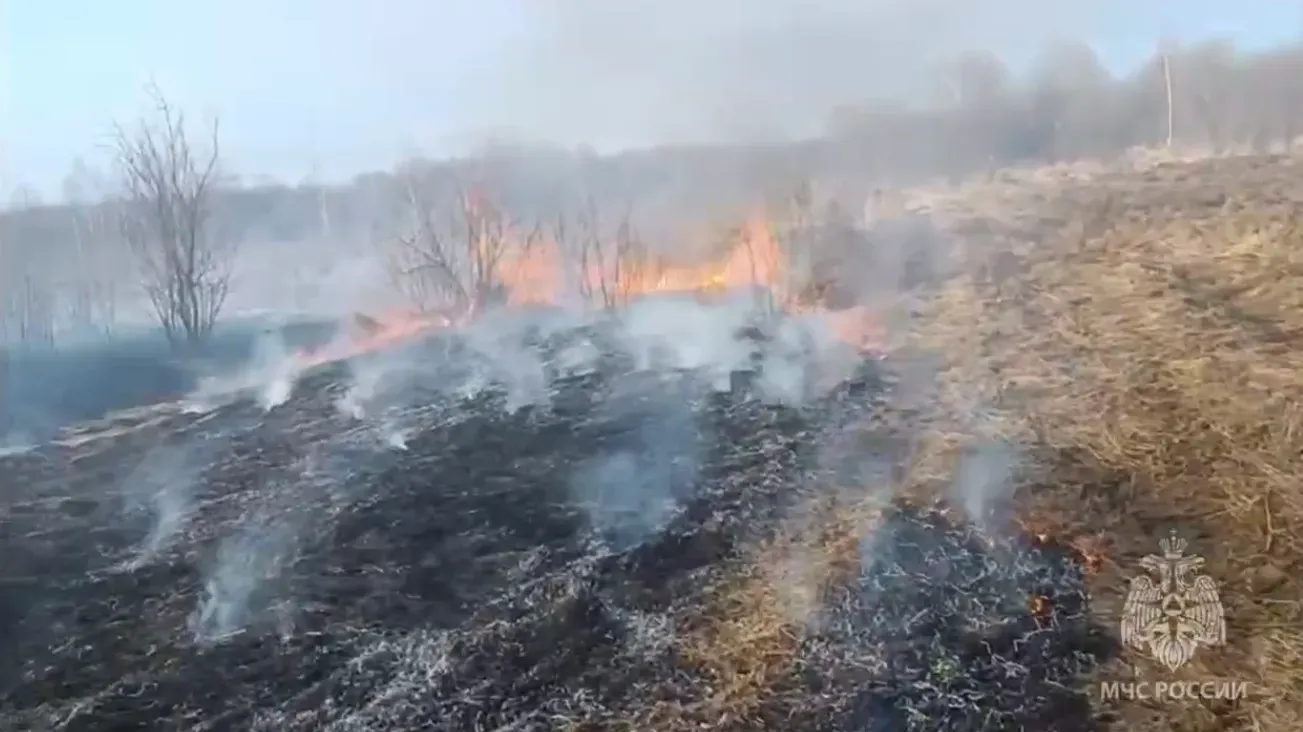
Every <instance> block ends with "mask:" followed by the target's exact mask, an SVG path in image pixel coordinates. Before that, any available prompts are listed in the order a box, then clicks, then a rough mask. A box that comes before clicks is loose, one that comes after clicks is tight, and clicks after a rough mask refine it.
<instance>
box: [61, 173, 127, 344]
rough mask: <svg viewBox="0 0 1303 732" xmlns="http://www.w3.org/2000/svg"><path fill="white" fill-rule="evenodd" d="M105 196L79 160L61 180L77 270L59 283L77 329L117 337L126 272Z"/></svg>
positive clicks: (64, 307)
mask: <svg viewBox="0 0 1303 732" xmlns="http://www.w3.org/2000/svg"><path fill="white" fill-rule="evenodd" d="M106 192H107V191H106V186H105V182H104V181H102V180H101V179H100V177H99V176H98V175H97V174H96V173H95V172H94V171H92V170H91V168H90V167H89V166H87V165H86V163H85V162H84V161H82V160H80V159H78V160H77V161H75V162H74V163H73V168H72V170H71V171H70V172H69V173H68V175H67V176H65V177H64V180H63V196H64V199H65V200H66V201H67V203H68V204H69V206H70V208H71V211H72V224H71V227H72V248H73V251H72V253H71V256H72V257H73V258H74V259H75V262H76V267H75V268H73V269H72V270H71V271H70V272H69V277H68V279H67V280H66V281H64V282H62V283H60V289H61V291H62V292H63V293H64V297H63V298H62V300H64V302H62V303H61V304H62V310H63V311H64V315H65V316H66V317H67V318H68V320H69V321H70V324H71V325H72V326H73V327H74V328H75V329H79V330H81V331H83V332H95V333H99V334H101V335H111V334H112V333H113V329H114V327H115V325H116V321H117V307H118V296H119V285H120V284H122V281H123V280H124V279H125V275H127V274H128V272H127V271H126V267H124V266H123V265H124V260H125V259H126V258H124V257H123V256H122V255H123V254H124V253H125V252H123V247H122V246H121V245H122V241H121V237H120V236H119V235H118V234H119V232H118V228H117V225H116V221H115V210H114V207H112V206H111V205H109V204H106V203H104V202H103V199H104V197H105V194H106Z"/></svg>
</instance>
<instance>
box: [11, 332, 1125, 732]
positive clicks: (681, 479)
mask: <svg viewBox="0 0 1303 732" xmlns="http://www.w3.org/2000/svg"><path fill="white" fill-rule="evenodd" d="M635 330H636V329H635ZM689 335H690V334H689ZM501 337H505V336H498V335H495V336H493V338H498V339H500V338H501ZM510 337H511V338H513V339H516V340H517V341H519V342H518V344H517V345H516V346H515V347H514V350H512V351H511V354H512V355H511V356H510V358H508V357H507V356H506V355H504V354H505V352H504V351H502V350H501V349H499V350H493V349H490V348H486V347H484V343H483V339H482V338H481V340H480V341H479V342H478V345H477V342H476V340H475V339H474V338H471V339H469V340H462V339H455V338H451V337H445V338H441V339H437V340H435V341H431V342H428V343H422V344H417V345H413V346H410V347H408V348H407V349H406V351H405V352H404V353H403V354H402V355H393V354H379V355H376V354H372V355H370V356H368V357H363V358H359V359H357V360H355V361H353V362H351V363H338V364H331V365H327V366H323V367H319V368H316V369H313V370H312V371H310V372H308V373H304V374H293V375H292V377H293V378H291V375H290V374H279V375H276V376H275V378H273V379H272V380H271V381H269V382H268V383H265V384H261V385H258V386H257V387H256V388H251V389H246V390H244V391H239V392H236V393H229V394H227V393H223V394H220V395H214V394H211V393H210V394H207V395H204V397H203V398H202V399H200V400H192V401H191V402H189V403H179V404H171V405H163V406H158V407H153V408H150V409H146V410H139V411H137V412H127V413H122V414H118V415H116V416H114V417H112V418H110V419H106V420H103V421H100V422H97V423H93V424H87V425H83V426H81V427H80V428H78V429H76V430H72V431H68V432H65V433H64V434H63V435H62V436H61V438H60V439H59V440H58V441H56V442H53V443H50V444H47V445H44V446H42V447H40V448H38V449H35V450H33V451H30V452H27V453H23V454H13V455H8V456H5V457H3V458H0V542H3V544H2V545H0V557H3V561H2V562H0V720H2V721H0V727H3V728H4V729H14V730H69V731H71V730H114V729H159V730H224V729H233V730H234V729H239V730H245V729H248V730H267V731H269V732H270V731H272V730H277V731H280V730H336V731H339V732H344V731H349V730H376V731H379V730H386V731H387V730H399V731H403V732H406V731H409V730H417V729H432V730H522V731H523V730H552V729H607V728H609V729H651V727H647V726H645V724H644V725H643V726H640V723H639V722H638V721H637V720H647V719H654V718H663V717H661V716H658V715H655V714H649V713H648V710H651V709H662V710H664V709H676V710H680V711H682V712H683V713H682V714H680V715H679V717H678V718H682V719H689V718H693V715H694V714H695V715H697V717H698V718H700V719H709V720H710V721H709V722H701V723H699V724H704V725H706V726H705V727H704V728H713V729H738V730H753V729H783V730H792V731H800V730H830V731H831V730H883V731H884V732H885V731H886V730H1037V731H1042V732H1043V731H1047V730H1058V731H1062V732H1067V731H1075V730H1083V731H1084V730H1091V729H1098V728H1099V726H1098V722H1097V721H1096V720H1094V719H1093V717H1092V715H1091V712H1090V707H1089V703H1088V699H1087V691H1086V689H1085V687H1084V685H1083V684H1084V682H1083V681H1081V675H1082V674H1084V673H1087V672H1089V671H1090V669H1091V668H1092V667H1093V666H1094V665H1095V664H1096V663H1097V662H1098V661H1099V660H1100V659H1101V657H1102V656H1103V655H1104V654H1106V653H1107V652H1108V647H1109V643H1108V641H1107V639H1106V638H1105V634H1104V633H1102V632H1101V631H1100V630H1099V629H1097V628H1095V627H1094V626H1093V625H1092V623H1091V621H1090V619H1089V613H1088V609H1089V608H1088V600H1087V596H1086V594H1085V591H1084V589H1083V586H1082V576H1081V568H1079V567H1078V566H1077V565H1076V564H1075V562H1074V557H1073V555H1072V554H1071V553H1070V552H1067V551H1064V550H1061V549H1058V548H1055V547H1052V546H1034V545H1031V544H1028V543H1026V542H1025V541H1024V540H1023V539H1021V538H1018V537H1017V536H1015V535H1014V534H1012V533H1007V532H993V531H991V530H989V529H981V528H978V527H975V526H969V525H957V524H956V523H954V522H953V521H952V520H950V519H945V518H942V515H941V514H940V513H933V512H930V511H924V510H919V509H909V508H904V507H896V508H892V509H890V510H889V511H888V512H887V513H886V514H885V515H884V517H883V519H882V520H881V522H880V523H879V524H878V525H877V526H876V527H875V528H874V529H873V530H872V531H869V530H868V529H867V528H866V532H865V537H864V539H863V542H862V549H861V552H860V557H859V561H858V562H857V564H856V566H855V567H854V568H853V571H851V572H850V573H849V574H846V575H845V576H844V577H841V578H840V579H839V580H837V581H836V582H833V583H832V584H831V585H830V586H829V587H828V588H827V589H826V592H824V593H823V597H822V603H821V605H820V607H819V609H818V610H817V612H815V613H813V615H812V616H811V617H808V618H805V619H804V620H803V621H802V625H801V627H802V628H803V630H802V632H801V637H800V638H799V642H798V645H797V650H796V655H795V657H794V659H793V662H792V663H791V664H790V673H788V674H786V675H785V676H784V677H783V678H781V679H779V680H778V681H776V682H775V684H776V687H775V690H774V693H773V694H772V695H768V694H764V695H761V697H760V698H759V700H758V706H757V708H756V710H755V712H754V713H753V714H751V715H748V716H747V717H745V718H733V719H728V718H713V719H712V718H710V717H709V709H710V707H711V700H712V698H715V697H716V696H717V692H718V689H717V688H716V686H717V685H718V683H719V679H718V678H715V677H714V676H713V675H712V674H711V672H710V671H709V669H706V668H703V667H701V665H700V664H699V663H697V662H695V661H693V660H692V657H691V654H687V653H685V652H684V647H683V645H684V642H685V641H684V640H683V639H684V636H685V635H686V634H688V633H691V632H692V629H693V628H699V627H700V626H702V624H703V623H705V624H708V623H709V622H710V621H711V618H710V617H709V614H710V613H711V612H712V610H711V609H710V607H711V603H710V598H709V597H708V596H707V594H708V593H707V588H710V587H716V586H719V585H720V584H721V583H727V582H728V581H729V579H730V577H732V576H733V575H734V574H735V573H736V572H737V571H739V569H740V568H741V567H743V566H744V565H745V564H746V562H748V561H749V557H750V556H751V554H750V549H751V548H752V547H754V546H757V545H759V544H761V543H763V542H765V541H766V540H768V539H770V538H772V537H773V536H774V535H775V533H776V532H777V531H778V529H779V527H780V526H781V525H783V522H784V521H786V520H787V519H788V518H789V517H790V516H792V515H793V514H794V513H796V512H799V511H800V510H801V509H802V505H803V503H805V502H806V501H807V500H808V498H809V495H810V490H811V488H810V486H811V484H812V482H813V481H812V478H811V476H813V475H814V474H816V473H818V472H819V471H820V470H823V469H825V468H826V465H825V463H826V455H825V454H824V453H825V450H824V448H825V447H826V445H827V444H828V443H829V441H830V436H831V435H834V434H836V433H837V432H838V431H840V430H842V429H843V428H844V426H845V425H847V424H849V423H852V422H854V421H856V420H857V418H859V417H861V416H863V415H864V414H865V413H866V412H868V411H870V410H884V409H893V408H894V407H893V387H892V384H893V383H894V381H895V378H894V376H893V373H892V370H893V366H892V364H891V362H889V361H888V362H875V361H867V360H866V361H864V362H862V363H858V364H857V365H856V366H855V368H852V369H846V368H842V370H840V371H838V370H836V369H829V368H821V369H812V368H805V367H802V368H796V366H809V364H803V365H802V364H800V363H799V362H800V361H801V359H802V358H807V359H810V360H812V361H819V360H820V359H817V358H814V357H812V356H811V355H810V351H811V349H813V348H815V347H816V346H815V344H814V342H813V340H812V339H811V338H810V337H805V336H802V337H800V338H797V339H796V340H795V343H796V346H794V347H788V348H787V350H786V352H782V351H783V349H782V348H779V346H778V345H776V344H778V343H779V341H781V340H782V339H777V340H771V339H768V338H767V337H765V336H764V334H763V333H750V334H749V335H747V336H745V337H739V340H738V341H737V343H736V344H735V346H736V348H735V349H734V351H733V355H732V356H730V357H729V358H728V359H724V360H723V361H722V362H720V363H723V367H722V368H711V367H707V366H706V365H704V364H705V362H704V361H703V360H702V359H699V358H698V359H696V361H695V362H694V361H693V360H692V359H687V361H686V362H685V359H684V358H682V357H679V358H674V357H671V356H672V355H667V354H666V353H664V352H663V349H661V350H658V348H655V347H652V348H646V349H640V348H630V347H629V342H628V340H627V339H625V340H621V338H618V337H612V338H606V337H604V336H603V335H602V334H601V333H600V332H598V331H593V330H585V329H576V330H571V331H566V332H554V333H551V334H550V335H547V337H543V336H540V335H538V334H534V335H530V334H528V333H526V334H524V335H522V333H520V332H515V333H512V334H510ZM491 340H492V339H491ZM787 340H788V342H789V346H790V345H791V342H792V339H790V338H789V339H787ZM708 341H709V338H703V339H702V343H706V342H708ZM498 345H501V344H500V343H499V344H498ZM715 345H718V344H715ZM716 350H718V349H716ZM526 352H528V353H530V354H533V355H531V356H530V357H529V359H532V360H528V363H527V364H526V367H525V368H522V367H521V365H520V354H522V353H526ZM681 355H682V354H680V356H681ZM685 363H686V365H685ZM794 365H795V366H794ZM716 366H718V363H716ZM843 367H844V364H843ZM756 370H759V372H760V373H761V376H760V377H755V378H753V377H750V376H748V375H747V374H748V373H752V372H755V371H756ZM817 380H822V381H824V382H828V381H829V380H831V381H832V382H836V386H835V387H832V388H825V387H827V386H828V384H827V383H825V384H824V387H820V388H815V386H814V385H813V384H814V382H815V381H817ZM879 437H881V439H878V438H874V439H867V440H862V441H860V442H859V443H857V444H860V445H861V448H860V449H862V450H864V451H868V452H872V451H875V450H879V449H880V450H881V454H867V452H866V454H865V455H863V457H864V462H865V463H866V464H867V463H873V464H876V465H882V464H883V463H884V462H889V461H890V460H892V459H894V457H893V455H892V454H891V448H889V447H886V446H887V445H890V444H892V437H891V436H879ZM875 446H876V447H875ZM852 457H853V456H852ZM843 459H845V457H844V456H843ZM1029 598H1039V600H1042V601H1043V602H1035V603H1029ZM698 728H702V727H700V726H699V727H698Z"/></svg>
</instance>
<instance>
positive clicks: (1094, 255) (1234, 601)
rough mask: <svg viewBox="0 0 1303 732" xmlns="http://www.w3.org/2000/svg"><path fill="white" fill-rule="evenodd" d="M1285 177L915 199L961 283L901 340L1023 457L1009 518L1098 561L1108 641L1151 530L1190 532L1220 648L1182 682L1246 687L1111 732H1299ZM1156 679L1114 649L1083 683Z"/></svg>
mask: <svg viewBox="0 0 1303 732" xmlns="http://www.w3.org/2000/svg"><path fill="white" fill-rule="evenodd" d="M1295 201H1303V180H1301V179H1299V176H1298V171H1297V169H1295V168H1294V167H1293V164H1292V162H1291V161H1289V160H1287V159H1266V158H1242V159H1229V160H1214V161H1204V162H1201V163H1193V164H1180V165H1172V166H1166V167H1159V168H1156V169H1152V170H1149V171H1146V172H1142V173H1132V174H1117V175H1113V176H1108V175H1104V176H1100V177H1099V178H1096V179H1095V180H1094V181H1092V182H1090V183H1086V184H1074V183H1069V184H1067V185H1058V186H1055V187H1034V186H1029V185H1023V186H1011V185H1003V186H1002V185H1001V184H1000V183H991V184H988V185H987V186H986V187H985V188H979V189H978V190H975V191H966V192H961V193H959V194H953V195H952V196H951V197H950V198H949V199H948V200H938V201H934V202H933V205H934V206H935V208H936V209H937V210H938V212H940V213H942V214H943V215H945V216H946V217H947V218H948V219H949V220H950V225H951V226H952V227H953V228H954V229H955V230H956V231H957V232H960V233H963V234H966V237H965V238H966V241H967V243H968V244H969V245H970V246H969V247H967V251H968V252H969V254H970V256H972V257H973V259H972V261H970V262H969V264H970V265H973V266H970V267H968V268H966V269H967V271H968V272H969V273H970V274H968V275H966V276H964V277H961V278H959V279H957V280H955V281H953V282H951V283H949V286H948V287H947V288H946V289H945V290H944V292H942V293H941V294H940V295H939V296H938V297H937V298H936V299H935V300H934V301H933V302H931V303H930V307H929V310H928V313H927V315H926V317H925V318H924V322H923V324H922V325H921V326H920V327H919V328H918V329H917V330H916V331H915V332H914V333H913V334H912V335H913V336H914V337H915V344H916V345H917V346H919V347H922V348H926V349H928V350H930V351H934V352H938V353H941V354H944V356H945V361H946V364H945V368H944V372H943V374H942V382H943V384H944V385H945V389H944V395H945V396H944V401H945V402H946V403H948V404H949V405H950V406H951V407H952V410H951V411H952V412H953V413H954V414H960V413H962V410H964V409H965V408H967V406H968V405H970V404H972V403H973V402H974V400H976V401H978V402H980V403H982V404H984V405H987V406H988V407H991V408H993V409H994V410H995V412H996V414H997V415H998V424H999V426H1000V428H1001V429H1002V430H1004V431H1006V432H1007V433H1008V434H1009V435H1010V436H1011V437H1016V438H1017V439H1020V440H1021V441H1023V442H1025V443H1027V444H1034V445H1037V446H1039V447H1041V448H1043V452H1044V453H1045V455H1046V456H1047V457H1048V465H1047V467H1048V468H1049V470H1048V473H1047V474H1046V475H1044V476H1041V479H1040V480H1038V481H1037V483H1038V484H1039V485H1042V486H1052V487H1051V488H1044V487H1042V488H1040V489H1033V490H1026V491H1024V495H1023V496H1022V504H1023V507H1024V510H1025V511H1029V512H1031V513H1033V514H1035V515H1037V516H1040V517H1044V520H1046V521H1050V522H1052V523H1056V524H1058V525H1059V528H1060V530H1073V531H1080V532H1084V533H1089V534H1093V535H1098V536H1103V537H1105V538H1106V539H1107V541H1108V543H1109V544H1110V545H1111V550H1110V552H1109V555H1108V556H1109V559H1108V561H1107V562H1106V566H1105V570H1104V571H1103V572H1101V573H1100V574H1099V575H1097V576H1096V578H1095V581H1094V586H1093V587H1092V591H1093V592H1094V594H1095V596H1096V600H1095V606H1096V609H1097V612H1099V613H1100V614H1102V615H1103V616H1105V618H1104V620H1105V622H1106V623H1108V624H1109V625H1110V626H1111V627H1117V619H1118V615H1117V613H1118V611H1119V610H1120V607H1121V601H1122V598H1123V596H1124V594H1125V591H1126V579H1127V578H1128V577H1129V576H1131V575H1132V574H1133V573H1134V572H1136V571H1138V565H1137V560H1138V559H1139V558H1140V557H1141V556H1142V555H1144V554H1147V553H1150V552H1153V551H1154V550H1155V548H1156V540H1157V537H1158V536H1159V535H1160V533H1161V530H1162V528H1163V527H1165V526H1168V525H1175V526H1181V527H1183V528H1184V529H1186V530H1187V531H1190V532H1192V533H1194V535H1195V537H1196V538H1195V542H1194V547H1193V548H1194V550H1195V551H1197V552H1198V553H1200V554H1202V555H1204V556H1205V557H1206V559H1207V562H1208V564H1207V572H1208V573H1209V574H1210V575H1211V576H1213V577H1214V579H1216V580H1217V581H1218V583H1219V584H1220V586H1221V588H1222V601H1223V603H1224V605H1225V607H1226V612H1227V622H1228V642H1227V645H1226V647H1224V648H1218V649H1204V650H1202V651H1201V652H1200V653H1199V654H1198V655H1197V656H1196V658H1195V661H1194V662H1192V667H1189V668H1185V669H1182V672H1183V673H1184V674H1185V675H1186V676H1188V677H1189V678H1220V679H1235V680H1244V681H1248V682H1250V698H1249V699H1247V700H1246V701H1244V702H1242V703H1239V704H1237V705H1221V706H1218V705H1216V704H1213V703H1208V704H1203V705H1201V704H1198V703H1189V704H1172V703H1163V704H1154V705H1148V706H1146V705H1144V704H1140V703H1131V704H1125V703H1124V704H1123V705H1122V706H1121V708H1120V709H1119V711H1120V713H1121V714H1122V717H1123V719H1124V720H1125V722H1126V723H1127V726H1128V728H1129V729H1137V730H1141V729H1155V730H1157V729H1163V730H1167V729H1182V730H1213V729H1218V730H1222V729H1246V730H1247V729H1252V730H1266V731H1268V732H1271V731H1275V730H1280V732H1285V731H1286V730H1295V729H1299V728H1300V727H1303V622H1301V620H1303V618H1300V607H1301V605H1303V586H1300V584H1299V583H1298V582H1297V581H1295V580H1294V579H1293V577H1292V574H1293V572H1294V571H1295V569H1296V568H1297V567H1298V560H1299V558H1300V543H1299V538H1298V536H1297V532H1298V531H1300V529H1303V521H1301V520H1303V491H1300V488H1299V485H1298V481H1299V476H1300V475H1303V222H1300V221H1299V220H1297V211H1298V210H1299V207H1300V204H1297V203H1295ZM1133 673H1134V674H1141V675H1149V676H1151V677H1153V676H1155V675H1156V674H1158V673H1159V671H1158V668H1157V667H1156V666H1154V665H1152V664H1150V663H1149V661H1148V659H1145V658H1141V657H1139V656H1134V655H1128V656H1127V657H1125V658H1124V659H1123V662H1122V663H1118V664H1116V665H1115V667H1113V668H1110V669H1107V670H1106V671H1105V673H1104V674H1103V676H1104V677H1105V678H1109V679H1126V678H1130V677H1131V674H1133Z"/></svg>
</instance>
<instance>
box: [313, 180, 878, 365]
mask: <svg viewBox="0 0 1303 732" xmlns="http://www.w3.org/2000/svg"><path fill="white" fill-rule="evenodd" d="M466 205H468V206H472V207H478V206H482V205H484V204H483V202H482V201H481V199H480V198H479V197H478V196H476V195H471V196H469V197H468V199H467V201H466ZM573 269H574V268H573V267H569V268H568V267H567V258H566V257H565V256H564V255H563V252H562V249H561V247H560V246H559V244H558V243H557V242H555V241H548V240H546V239H534V238H531V239H530V240H529V241H528V242H527V243H523V244H520V245H518V246H512V247H509V248H508V251H507V252H506V253H505V255H504V256H503V258H502V259H501V260H500V261H499V262H498V263H497V268H496V271H495V273H496V277H497V280H498V281H499V282H500V283H501V284H502V285H503V287H504V290H505V292H506V300H507V304H508V305H509V306H515V307H520V306H532V305H558V304H562V303H563V302H564V301H565V299H566V296H567V295H571V296H573V295H575V294H576V291H578V292H579V293H586V295H587V297H586V299H587V302H584V303H583V304H584V305H586V306H589V307H600V306H602V305H603V304H604V303H603V302H601V296H602V293H605V294H606V295H607V296H609V295H610V293H611V290H612V289H618V290H619V291H620V292H619V295H620V298H619V299H620V301H622V302H627V301H629V300H632V299H636V298H637V297H639V296H644V295H649V294H653V293H670V292H681V293H693V294H697V295H705V296H708V295H714V294H719V293H723V292H730V291H740V290H743V289H751V288H754V289H757V290H760V291H764V292H767V293H769V295H770V296H771V297H772V298H773V302H774V303H775V305H776V306H778V307H780V308H782V309H785V310H788V311H797V312H822V313H823V314H824V315H825V316H826V317H825V321H826V322H827V324H828V326H829V328H830V329H831V330H832V332H833V333H834V334H835V335H836V336H837V337H838V338H840V339H842V340H844V341H845V342H847V343H849V344H851V345H853V346H855V347H856V348H859V349H861V350H878V349H880V348H881V345H882V343H883V340H884V339H883V333H882V330H881V328H880V325H879V324H878V322H877V321H876V320H875V319H874V318H873V317H872V313H871V312H870V311H869V309H868V308H866V307H862V306H861V307H854V308H850V309H848V310H841V311H836V312H832V311H823V310H822V309H821V308H820V307H819V306H818V304H817V303H801V302H798V298H797V292H796V291H795V287H793V283H792V282H791V281H790V280H791V270H790V267H789V264H788V262H787V259H786V257H785V256H784V252H783V247H782V246H781V244H780V242H779V239H778V237H776V236H775V235H774V233H773V230H772V229H771V227H770V225H769V223H768V221H767V220H766V219H765V218H764V217H763V216H759V215H757V216H752V217H750V218H748V219H747V220H746V221H745V223H744V224H743V226H742V227H741V228H740V230H739V233H738V236H737V237H736V239H735V241H734V243H733V244H732V246H731V247H730V248H729V249H728V250H727V251H726V252H725V253H724V254H723V255H722V256H720V257H717V258H714V259H712V260H708V261H705V262H701V263H696V264H691V265H669V264H667V263H665V262H663V261H660V260H654V259H652V258H649V257H646V256H639V257H631V258H628V259H627V260H626V261H619V262H590V263H588V265H587V267H586V269H585V270H584V271H581V272H574V271H573ZM605 304H609V303H605ZM465 317H467V316H462V317H447V316H436V315H430V314H423V313H420V312H416V311H413V310H410V309H394V310H390V311H388V312H385V313H383V314H381V315H379V316H377V317H375V318H367V317H365V316H358V317H355V321H357V322H359V323H360V322H366V323H368V325H367V326H365V327H354V328H352V329H350V332H349V333H348V334H347V336H346V337H345V338H343V339H342V340H340V341H339V342H337V343H332V344H330V345H329V346H327V347H325V348H322V349H318V350H316V351H313V352H305V353H300V354H299V358H300V360H301V361H302V363H303V364H304V365H306V366H310V365H315V364H319V363H324V362H328V361H334V360H340V359H345V358H349V357H352V356H356V355H358V354H361V353H364V352H367V351H371V350H375V349H379V348H385V347H388V346H391V345H393V344H395V343H397V342H400V341H403V340H406V339H408V338H412V337H414V336H417V335H419V334H422V333H428V332H430V331H434V330H439V329H442V328H448V327H453V326H455V325H457V324H459V321H460V320H462V319H464V318H465ZM356 325H357V323H355V326H356Z"/></svg>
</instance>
